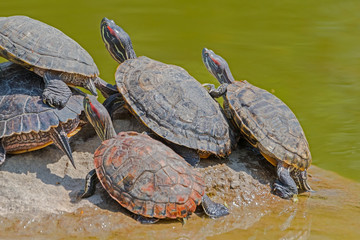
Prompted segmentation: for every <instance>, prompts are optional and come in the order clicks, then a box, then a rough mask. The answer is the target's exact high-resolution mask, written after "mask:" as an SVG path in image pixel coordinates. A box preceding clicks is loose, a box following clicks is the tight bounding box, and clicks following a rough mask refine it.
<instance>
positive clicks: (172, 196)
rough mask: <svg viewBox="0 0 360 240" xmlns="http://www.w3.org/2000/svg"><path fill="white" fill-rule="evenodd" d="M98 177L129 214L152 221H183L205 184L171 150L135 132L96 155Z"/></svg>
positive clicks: (119, 137) (102, 147)
mask: <svg viewBox="0 0 360 240" xmlns="http://www.w3.org/2000/svg"><path fill="white" fill-rule="evenodd" d="M94 155H95V156H94V163H95V169H96V173H97V176H98V178H99V180H100V182H101V184H102V185H103V187H104V188H105V189H106V190H107V192H108V193H109V194H110V195H111V197H112V198H114V199H115V200H116V201H117V202H119V203H120V204H121V205H122V206H123V207H125V208H126V209H128V210H129V211H131V212H133V213H135V214H139V215H142V216H145V217H150V218H172V219H175V218H184V217H186V216H188V215H189V214H191V213H192V212H194V211H195V209H196V206H197V205H199V204H200V202H201V199H202V196H203V195H204V194H205V184H204V181H203V179H202V176H201V174H200V173H199V172H197V171H196V170H195V169H193V168H192V167H191V166H190V165H189V164H188V163H187V162H186V161H185V160H184V159H183V158H182V157H180V156H179V155H177V154H176V153H175V152H174V151H173V150H172V149H170V148H169V147H167V146H166V145H164V144H162V143H161V142H159V141H156V140H154V139H152V138H151V137H149V136H147V135H145V134H140V133H136V132H121V133H119V134H118V135H117V136H116V137H115V138H112V139H109V140H106V141H104V142H103V143H102V144H101V145H100V147H99V148H98V149H97V150H96V152H95V154H94Z"/></svg>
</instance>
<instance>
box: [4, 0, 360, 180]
mask: <svg viewBox="0 0 360 240" xmlns="http://www.w3.org/2000/svg"><path fill="white" fill-rule="evenodd" d="M1 5H2V6H1V9H0V15H1V16H9V15H17V14H23V15H28V16H30V17H33V18H36V19H39V20H42V21H44V22H46V23H48V24H50V25H53V26H55V27H57V28H59V29H61V30H62V31H63V32H65V33H66V34H67V35H69V36H71V37H72V38H74V39H75V40H76V41H78V42H79V43H80V44H81V45H82V46H83V47H84V48H85V49H86V50H87V51H88V52H89V53H90V54H91V55H92V56H93V58H94V60H95V62H96V63H97V65H98V67H99V69H100V72H101V77H102V78H104V79H105V80H107V81H109V82H113V81H114V77H113V76H114V71H115V68H116V65H117V64H116V63H115V61H113V60H112V59H111V58H110V56H109V54H108V53H107V51H106V50H105V48H104V46H103V43H102V41H101V37H100V32H99V23H100V20H101V19H102V17H104V16H106V17H108V18H110V19H114V20H115V21H116V23H118V24H119V25H121V26H122V27H123V28H124V29H125V30H126V31H128V33H129V34H130V36H131V37H132V41H133V46H134V48H135V50H136V52H137V54H138V55H147V56H150V57H152V58H154V59H157V60H161V61H163V62H166V63H172V64H176V65H180V66H182V67H184V68H185V69H187V70H188V71H189V72H190V74H192V75H193V76H194V77H195V78H197V79H198V80H199V81H201V82H213V83H215V80H214V79H213V78H212V77H211V76H210V74H208V72H207V71H206V69H205V67H204V66H203V64H202V62H201V54H200V53H201V49H202V48H203V47H207V48H210V49H213V50H214V51H216V52H217V53H218V54H220V55H222V56H223V57H224V58H225V59H226V60H227V61H228V62H229V65H230V67H231V69H232V72H233V75H234V76H235V78H236V79H246V80H248V81H249V82H251V83H253V84H254V85H257V86H259V87H261V88H264V89H267V90H269V91H274V93H275V94H276V96H278V97H279V98H281V99H282V100H283V101H284V102H285V103H287V104H288V105H289V106H290V108H291V109H292V110H293V111H294V112H295V114H296V115H297V117H298V118H299V120H300V122H301V124H302V126H303V128H304V130H305V133H306V135H307V138H308V141H309V143H310V147H311V152H312V155H313V164H315V165H317V166H320V167H322V168H325V169H329V170H332V171H335V172H337V173H339V174H341V175H343V176H346V177H348V178H351V179H354V180H357V181H360V174H359V170H360V162H359V161H358V159H359V157H360V141H359V137H360V124H359V122H360V111H359V103H360V81H359V80H360V41H359V40H360V16H359V14H358V12H359V11H360V3H359V2H358V1H341V2H340V1H331V0H328V1H316V2H315V1H301V2H294V1H290V0H288V1H278V3H269V2H268V1H256V0H255V1H198V2H194V1H163V0H161V1H160V0H156V1H143V0H142V1H134V0H131V1H109V0H107V1H77V2H75V1H53V2H52V1H3V2H2V3H1Z"/></svg>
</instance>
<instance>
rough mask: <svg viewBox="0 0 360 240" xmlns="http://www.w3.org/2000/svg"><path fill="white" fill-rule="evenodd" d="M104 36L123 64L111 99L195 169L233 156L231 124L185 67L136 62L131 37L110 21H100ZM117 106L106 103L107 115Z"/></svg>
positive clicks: (109, 99)
mask: <svg viewBox="0 0 360 240" xmlns="http://www.w3.org/2000/svg"><path fill="white" fill-rule="evenodd" d="M101 35H102V38H103V41H104V42H105V46H106V48H107V50H108V51H109V53H110V54H111V56H112V57H113V58H114V59H115V60H116V61H117V62H119V63H120V65H119V67H118V68H117V71H116V74H115V78H116V85H117V89H118V91H119V93H118V94H117V95H113V96H118V97H119V98H118V99H121V100H124V102H125V108H127V109H128V110H129V111H130V112H131V113H132V114H133V115H134V116H135V117H137V118H138V119H139V120H140V122H142V123H143V124H144V125H145V126H146V127H148V128H149V130H150V132H151V133H152V134H153V135H154V136H155V137H157V138H159V139H162V141H164V142H166V144H168V145H169V146H171V147H172V148H173V149H174V150H175V151H176V152H177V153H178V154H180V155H181V156H183V157H184V158H185V159H186V160H187V161H188V162H189V163H191V164H192V165H196V164H197V163H198V162H199V157H204V158H206V157H207V156H209V155H210V154H214V155H217V156H220V157H225V156H227V155H228V154H229V153H230V150H231V149H230V147H231V146H230V145H231V144H230V129H229V124H228V122H227V119H226V117H225V116H224V115H223V113H222V110H221V107H220V106H219V104H218V103H217V102H216V101H214V99H212V98H211V97H210V96H209V94H208V93H207V91H206V90H205V89H204V88H203V87H202V85H201V84H200V83H199V82H198V81H197V80H196V79H194V78H193V77H192V76H190V75H189V73H188V72H187V71H185V70H184V69H183V68H181V67H178V66H174V65H169V64H164V63H161V62H158V61H155V60H152V59H150V58H148V57H138V58H137V57H136V54H135V51H134V49H133V47H132V44H131V40H130V37H129V35H128V34H127V33H126V32H125V31H124V30H123V29H122V28H120V27H119V26H117V25H116V24H115V23H114V21H112V20H108V19H106V18H104V19H103V20H102V22H101ZM114 102H115V103H119V102H120V100H118V101H117V100H114V99H113V98H111V97H110V98H108V99H107V100H106V101H105V102H104V105H106V106H108V109H109V112H112V111H113V108H112V109H111V106H112V103H114ZM113 105H115V106H118V105H119V104H113ZM109 106H110V107H109Z"/></svg>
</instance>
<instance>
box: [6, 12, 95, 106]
mask: <svg viewBox="0 0 360 240" xmlns="http://www.w3.org/2000/svg"><path fill="white" fill-rule="evenodd" d="M0 56H1V57H4V58H6V59H8V60H9V61H12V62H14V63H17V64H20V65H22V66H23V67H25V68H27V69H29V70H31V71H34V72H35V73H36V74H38V75H39V76H41V77H43V79H44V81H45V89H44V91H43V93H42V97H43V99H44V102H46V103H48V104H49V105H50V106H56V107H64V106H65V104H66V102H67V101H68V99H69V97H70V96H71V91H70V89H69V87H68V86H67V85H66V84H68V85H73V86H80V87H84V88H86V89H87V90H89V91H90V92H91V93H92V94H94V95H97V93H96V88H95V85H94V82H93V80H97V76H98V75H99V70H98V68H97V67H96V65H95V63H94V61H93V59H92V58H91V56H90V55H89V53H88V52H87V51H86V50H85V49H83V48H82V47H81V46H80V45H79V44H78V43H77V42H75V41H74V40H73V39H71V38H70V37H68V36H67V35H65V34H64V33H63V32H61V31H60V30H58V29H56V28H54V27H52V26H49V25H47V24H45V23H43V22H40V21H38V20H35V19H32V18H29V17H26V16H11V17H1V18H0Z"/></svg>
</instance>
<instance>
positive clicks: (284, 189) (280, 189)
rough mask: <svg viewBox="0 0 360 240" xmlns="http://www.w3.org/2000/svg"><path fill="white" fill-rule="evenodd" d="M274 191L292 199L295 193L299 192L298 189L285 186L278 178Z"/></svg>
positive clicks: (280, 195) (282, 196)
mask: <svg viewBox="0 0 360 240" xmlns="http://www.w3.org/2000/svg"><path fill="white" fill-rule="evenodd" d="M273 191H274V193H275V194H276V195H278V196H279V197H281V198H284V199H291V198H293V196H294V195H296V194H297V191H296V192H295V191H294V190H291V189H290V188H288V187H285V186H284V185H283V184H282V183H281V182H280V181H279V180H276V182H275V183H274V189H273Z"/></svg>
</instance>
